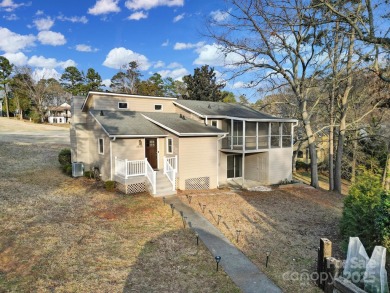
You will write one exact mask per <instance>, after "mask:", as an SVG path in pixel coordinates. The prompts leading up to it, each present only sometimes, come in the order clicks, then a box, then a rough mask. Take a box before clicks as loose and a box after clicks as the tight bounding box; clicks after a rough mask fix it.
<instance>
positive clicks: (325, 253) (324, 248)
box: [317, 238, 332, 290]
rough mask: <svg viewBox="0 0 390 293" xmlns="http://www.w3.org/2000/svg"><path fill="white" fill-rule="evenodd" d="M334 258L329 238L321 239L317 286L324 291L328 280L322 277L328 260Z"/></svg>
mask: <svg viewBox="0 0 390 293" xmlns="http://www.w3.org/2000/svg"><path fill="white" fill-rule="evenodd" d="M331 256H332V242H331V241H330V240H329V239H327V238H321V239H320V247H319V249H318V263H317V273H318V280H317V285H318V287H320V288H321V289H323V290H324V288H325V282H326V280H325V279H324V278H322V277H321V276H323V275H324V273H325V272H326V258H327V257H331Z"/></svg>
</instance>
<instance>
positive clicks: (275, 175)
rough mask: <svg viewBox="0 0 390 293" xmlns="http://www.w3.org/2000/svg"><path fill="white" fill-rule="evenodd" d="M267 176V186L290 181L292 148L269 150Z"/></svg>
mask: <svg viewBox="0 0 390 293" xmlns="http://www.w3.org/2000/svg"><path fill="white" fill-rule="evenodd" d="M268 174H269V182H268V184H277V183H279V182H280V181H282V180H285V179H288V180H291V179H292V148H279V149H270V150H269V172H268Z"/></svg>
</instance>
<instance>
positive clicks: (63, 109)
mask: <svg viewBox="0 0 390 293" xmlns="http://www.w3.org/2000/svg"><path fill="white" fill-rule="evenodd" d="M70 108H71V107H70V105H69V104H67V103H63V104H62V105H61V106H55V107H49V108H48V110H47V113H46V115H47V120H48V122H49V123H68V122H70V118H71V117H72V114H71V111H70Z"/></svg>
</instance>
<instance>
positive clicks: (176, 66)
mask: <svg viewBox="0 0 390 293" xmlns="http://www.w3.org/2000/svg"><path fill="white" fill-rule="evenodd" d="M167 67H168V68H170V69H173V68H178V67H183V65H181V64H180V63H178V62H172V63H170V64H169V65H168V66H167Z"/></svg>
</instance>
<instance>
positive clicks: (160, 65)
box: [153, 61, 165, 68]
mask: <svg viewBox="0 0 390 293" xmlns="http://www.w3.org/2000/svg"><path fill="white" fill-rule="evenodd" d="M164 66H165V63H164V62H163V61H157V62H156V64H154V66H153V67H154V68H161V67H164Z"/></svg>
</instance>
